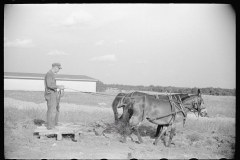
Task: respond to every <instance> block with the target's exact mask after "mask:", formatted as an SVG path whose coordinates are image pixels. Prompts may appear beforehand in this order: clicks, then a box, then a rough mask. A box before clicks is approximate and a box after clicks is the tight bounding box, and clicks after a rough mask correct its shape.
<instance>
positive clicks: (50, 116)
mask: <svg viewBox="0 0 240 160" xmlns="http://www.w3.org/2000/svg"><path fill="white" fill-rule="evenodd" d="M60 69H62V68H61V64H60V63H53V64H52V69H51V70H50V71H48V72H47V74H46V75H45V79H44V85H45V92H44V97H45V99H46V101H47V107H48V110H47V129H55V126H56V125H57V124H56V123H57V122H56V121H55V118H56V116H58V115H56V114H57V97H58V93H57V89H60V90H64V86H63V85H56V79H55V74H56V73H58V72H59V70H60Z"/></svg>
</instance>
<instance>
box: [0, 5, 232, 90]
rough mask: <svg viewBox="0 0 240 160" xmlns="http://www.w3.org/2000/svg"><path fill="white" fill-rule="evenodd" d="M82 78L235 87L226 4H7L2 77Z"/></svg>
mask: <svg viewBox="0 0 240 160" xmlns="http://www.w3.org/2000/svg"><path fill="white" fill-rule="evenodd" d="M54 62H59V63H61V66H62V70H60V72H59V73H58V74H69V75H85V76H89V77H92V78H95V79H98V80H99V81H101V82H103V83H104V84H123V85H134V86H136V85H143V86H150V85H154V86H174V87H190V88H193V87H197V88H198V87H199V88H206V87H214V88H217V87H219V88H229V89H233V88H236V15H235V12H234V10H233V9H232V7H231V6H229V5H227V4H143V3H142V4H141V3H139V4H14V5H6V6H5V8H4V72H22V73H43V74H45V73H47V72H48V71H49V70H50V69H51V67H52V63H54Z"/></svg>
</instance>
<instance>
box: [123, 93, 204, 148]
mask: <svg viewBox="0 0 240 160" xmlns="http://www.w3.org/2000/svg"><path fill="white" fill-rule="evenodd" d="M187 102H189V103H187ZM183 103H186V104H187V105H182V102H181V101H179V100H177V99H174V98H172V96H171V95H170V96H169V97H167V96H165V99H156V98H152V97H148V96H141V97H136V98H134V99H133V100H132V101H131V102H130V104H129V105H127V106H126V107H125V108H124V109H126V110H128V109H132V110H133V115H132V117H131V118H130V120H129V127H130V128H131V127H132V128H134V129H135V130H136V131H137V136H138V140H139V142H140V143H142V142H143V141H142V138H141V136H140V134H139V131H138V127H139V125H140V124H141V122H142V121H143V120H145V119H147V120H148V121H149V122H151V123H154V124H157V125H162V126H163V129H162V132H161V134H160V135H159V136H158V138H157V139H156V140H155V142H154V145H157V143H158V141H159V139H160V138H161V136H162V135H163V134H164V133H165V132H166V130H167V128H168V127H169V126H171V133H170V138H169V142H168V144H167V145H166V146H170V145H171V141H172V138H173V135H174V134H175V130H176V123H178V122H181V121H184V120H185V118H186V116H187V113H188V112H189V111H191V110H193V109H196V110H197V111H198V112H199V113H200V112H201V109H202V98H200V96H199V95H191V96H189V97H187V98H185V99H184V100H183ZM124 138H126V135H124Z"/></svg>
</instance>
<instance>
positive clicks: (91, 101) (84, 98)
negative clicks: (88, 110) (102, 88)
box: [4, 90, 117, 107]
mask: <svg viewBox="0 0 240 160" xmlns="http://www.w3.org/2000/svg"><path fill="white" fill-rule="evenodd" d="M116 94H117V93H116ZM7 97H8V98H13V99H16V100H21V101H26V102H34V103H36V104H39V103H44V102H46V101H45V98H44V92H43V91H8V90H5V91H4V98H7ZM114 98H115V96H94V95H91V94H84V93H79V92H65V93H64V96H63V97H62V98H61V102H62V103H72V104H77V105H88V106H99V103H102V102H103V103H105V104H106V105H104V106H105V107H111V105H112V102H113V100H114Z"/></svg>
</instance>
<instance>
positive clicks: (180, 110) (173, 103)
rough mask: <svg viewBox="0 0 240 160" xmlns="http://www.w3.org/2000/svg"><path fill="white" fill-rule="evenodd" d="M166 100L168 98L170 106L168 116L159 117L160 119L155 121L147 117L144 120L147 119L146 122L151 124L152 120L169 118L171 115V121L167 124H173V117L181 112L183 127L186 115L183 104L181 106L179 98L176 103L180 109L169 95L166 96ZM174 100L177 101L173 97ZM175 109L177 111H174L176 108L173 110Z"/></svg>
mask: <svg viewBox="0 0 240 160" xmlns="http://www.w3.org/2000/svg"><path fill="white" fill-rule="evenodd" d="M174 97H175V96H174ZM168 98H169V103H170V104H171V113H170V114H167V115H165V116H161V117H158V118H155V119H150V118H148V117H147V118H146V119H147V120H148V121H150V122H153V121H154V120H158V119H161V118H164V117H168V116H170V115H173V117H172V119H171V120H170V122H169V124H172V123H174V120H175V117H176V115H177V113H179V112H182V113H183V116H184V118H183V126H184V124H185V121H186V117H187V115H186V113H185V112H184V110H183V104H182V101H181V99H180V98H179V101H178V103H179V105H180V107H178V105H177V104H176V102H174V100H173V99H172V96H171V95H170V96H169V95H168ZM175 99H176V100H177V98H176V97H175ZM175 107H177V108H178V109H179V111H176V108H175Z"/></svg>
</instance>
